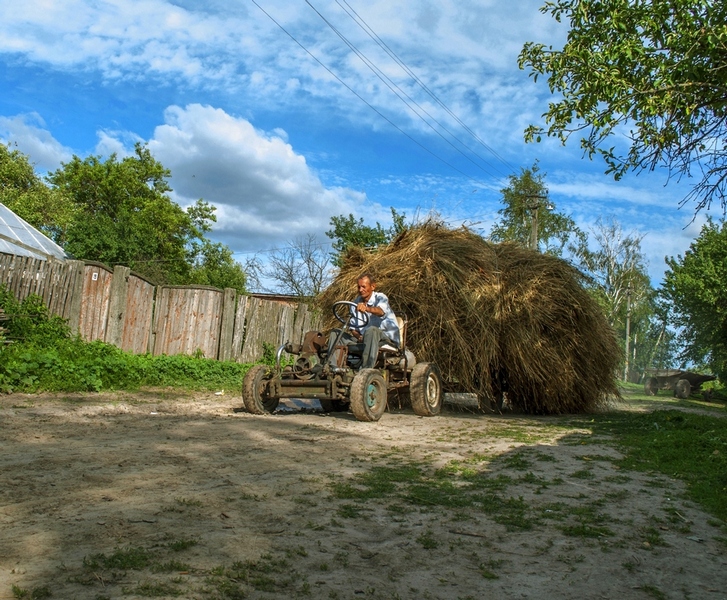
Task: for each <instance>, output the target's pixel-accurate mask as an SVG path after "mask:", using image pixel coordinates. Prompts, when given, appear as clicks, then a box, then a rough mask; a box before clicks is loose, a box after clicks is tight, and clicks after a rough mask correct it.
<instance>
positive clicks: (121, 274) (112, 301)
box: [106, 265, 131, 348]
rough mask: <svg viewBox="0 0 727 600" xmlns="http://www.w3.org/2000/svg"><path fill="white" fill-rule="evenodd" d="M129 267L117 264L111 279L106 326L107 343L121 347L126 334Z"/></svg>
mask: <svg viewBox="0 0 727 600" xmlns="http://www.w3.org/2000/svg"><path fill="white" fill-rule="evenodd" d="M129 273H131V269H130V268H129V267H122V266H121V265H116V266H115V267H114V276H113V279H112V280H111V290H110V296H111V297H110V298H109V318H108V324H107V326H106V343H108V344H113V345H114V346H116V347H117V348H121V340H122V338H123V334H124V317H125V316H126V295H127V293H128V290H129Z"/></svg>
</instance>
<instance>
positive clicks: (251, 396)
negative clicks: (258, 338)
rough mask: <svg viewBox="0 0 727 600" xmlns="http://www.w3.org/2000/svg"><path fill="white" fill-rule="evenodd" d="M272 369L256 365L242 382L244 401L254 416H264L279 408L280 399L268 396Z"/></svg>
mask: <svg viewBox="0 0 727 600" xmlns="http://www.w3.org/2000/svg"><path fill="white" fill-rule="evenodd" d="M269 371H270V367H268V366H266V365H255V366H254V367H252V368H251V369H250V370H249V371H248V372H247V374H246V375H245V379H243V380H242V401H243V402H244V403H245V408H246V409H247V411H248V412H251V413H253V414H254V415H264V414H268V413H271V412H273V411H274V410H275V409H276V408H278V403H279V402H280V398H272V397H270V396H268V394H267V386H268V381H270V374H269Z"/></svg>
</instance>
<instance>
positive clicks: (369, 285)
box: [358, 273, 376, 302]
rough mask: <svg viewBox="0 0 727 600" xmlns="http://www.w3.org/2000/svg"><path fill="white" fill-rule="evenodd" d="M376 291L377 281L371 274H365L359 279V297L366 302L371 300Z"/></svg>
mask: <svg viewBox="0 0 727 600" xmlns="http://www.w3.org/2000/svg"><path fill="white" fill-rule="evenodd" d="M375 289H376V279H375V278H374V276H373V275H371V273H363V274H362V275H360V276H359V278H358V295H359V296H361V298H362V299H363V301H364V302H368V299H369V298H371V294H373V293H374V290H375Z"/></svg>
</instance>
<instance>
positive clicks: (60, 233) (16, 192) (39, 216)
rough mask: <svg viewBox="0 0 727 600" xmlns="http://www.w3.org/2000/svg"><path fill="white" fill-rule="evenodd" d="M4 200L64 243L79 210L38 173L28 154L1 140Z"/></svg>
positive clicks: (0, 179) (0, 182)
mask: <svg viewBox="0 0 727 600" xmlns="http://www.w3.org/2000/svg"><path fill="white" fill-rule="evenodd" d="M0 202H2V203H3V204H4V205H5V206H7V207H8V208H9V209H10V210H12V211H13V212H14V213H15V214H16V215H18V216H19V217H20V218H21V219H24V220H25V221H26V222H28V223H29V224H30V225H32V226H33V227H35V228H36V229H38V230H40V231H41V232H43V233H44V234H45V235H47V236H48V237H49V238H51V239H52V240H53V241H54V242H56V243H57V244H59V245H63V243H64V238H65V231H66V229H67V228H68V225H69V223H70V222H71V221H72V219H73V217H74V213H75V210H74V209H75V207H74V206H73V203H72V202H71V201H70V200H69V199H68V198H67V197H65V196H64V195H63V194H62V193H60V191H59V190H57V189H53V188H50V187H49V186H48V185H46V184H45V182H44V181H43V180H42V179H41V178H40V177H38V175H36V173H35V169H34V168H33V165H31V164H30V161H29V159H28V157H27V156H26V155H25V154H22V153H21V152H19V151H18V150H11V149H10V145H7V146H5V145H3V144H0Z"/></svg>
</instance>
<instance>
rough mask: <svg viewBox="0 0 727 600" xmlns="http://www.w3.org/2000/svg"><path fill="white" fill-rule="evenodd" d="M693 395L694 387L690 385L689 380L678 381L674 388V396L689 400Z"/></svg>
mask: <svg viewBox="0 0 727 600" xmlns="http://www.w3.org/2000/svg"><path fill="white" fill-rule="evenodd" d="M691 393H692V385H691V384H690V383H689V381H688V380H687V379H680V380H679V381H677V383H676V385H675V386H674V395H675V396H676V397H677V398H681V399H682V400H686V399H687V398H689V395H690V394H691Z"/></svg>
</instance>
